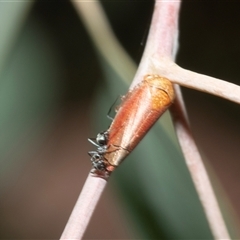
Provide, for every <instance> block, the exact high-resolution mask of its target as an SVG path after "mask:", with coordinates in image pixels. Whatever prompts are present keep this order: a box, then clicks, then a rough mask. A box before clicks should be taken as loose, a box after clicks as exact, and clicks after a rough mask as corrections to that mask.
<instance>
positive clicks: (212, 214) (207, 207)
mask: <svg viewBox="0 0 240 240" xmlns="http://www.w3.org/2000/svg"><path fill="white" fill-rule="evenodd" d="M175 90H176V95H177V98H176V100H175V103H174V104H173V106H172V108H171V113H172V116H173V119H174V126H175V129H176V133H177V136H178V139H179V143H180V146H181V148H182V151H183V155H184V157H185V161H186V164H187V166H188V169H189V171H190V173H191V176H192V179H193V182H194V185H195V187H196V190H197V192H198V195H199V198H200V201H201V203H202V205H203V208H204V211H205V214H206V216H207V219H208V222H209V225H210V228H211V230H212V233H213V235H214V237H215V239H230V236H229V233H228V230H227V227H226V225H225V223H224V220H223V217H222V214H221V211H220V208H219V205H218V202H217V199H216V196H215V194H214V191H213V188H212V186H211V182H210V180H209V177H208V175H207V172H206V169H205V166H204V164H203V161H202V158H201V155H200V153H199V151H198V148H197V146H196V143H195V141H194V139H193V137H192V134H191V131H190V129H189V125H188V123H187V120H186V118H185V116H184V114H183V113H184V112H185V109H184V105H183V102H182V100H181V92H180V88H179V86H175Z"/></svg>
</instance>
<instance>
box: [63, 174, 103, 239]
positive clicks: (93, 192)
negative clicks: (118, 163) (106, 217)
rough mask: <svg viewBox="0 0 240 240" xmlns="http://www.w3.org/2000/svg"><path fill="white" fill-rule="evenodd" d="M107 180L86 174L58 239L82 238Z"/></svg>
mask: <svg viewBox="0 0 240 240" xmlns="http://www.w3.org/2000/svg"><path fill="white" fill-rule="evenodd" d="M106 183H107V180H106V179H103V178H99V177H94V176H93V175H92V174H91V173H90V174H89V175H88V177H87V180H86V182H85V184H84V187H83V189H82V191H81V194H80V196H79V198H78V200H77V202H76V204H75V206H74V209H73V211H72V214H71V216H70V218H69V219H68V222H67V225H66V226H65V229H64V231H63V233H62V236H61V238H60V239H62V240H63V239H68V240H69V239H74V240H76V239H82V236H83V234H84V232H85V230H86V228H87V226H88V223H89V221H90V219H91V216H92V214H93V211H94V209H95V207H96V205H97V203H98V201H99V198H100V197H101V195H102V192H103V190H104V188H105V186H106Z"/></svg>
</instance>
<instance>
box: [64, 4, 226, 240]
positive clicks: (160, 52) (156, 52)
mask: <svg viewBox="0 0 240 240" xmlns="http://www.w3.org/2000/svg"><path fill="white" fill-rule="evenodd" d="M73 3H74V4H77V3H78V2H76V1H73ZM79 3H81V1H80V2H79ZM91 4H92V6H97V5H98V3H97V2H92V3H91ZM179 5H180V2H179V1H156V5H155V11H154V16H153V20H152V25H151V29H150V34H149V38H148V41H147V47H146V49H145V51H144V55H143V58H142V61H141V64H140V66H139V68H138V72H137V74H136V76H135V78H134V81H133V83H132V85H131V87H133V86H134V85H136V84H137V83H139V82H140V81H141V80H142V79H143V76H144V75H145V74H148V73H150V74H151V73H155V74H158V73H160V74H161V75H162V76H165V77H168V78H169V79H171V80H173V81H174V82H178V83H179V84H181V82H180V81H181V80H178V79H182V76H181V73H178V74H179V75H177V74H176V75H174V76H172V77H169V76H168V74H170V73H169V72H168V71H167V69H165V67H163V68H162V67H161V64H160V63H162V62H164V60H166V59H167V60H168V61H169V60H170V59H171V56H172V55H174V53H175V52H176V41H175V40H176V38H177V17H178V9H179ZM75 6H76V5H75ZM97 7H99V6H97ZM78 11H79V10H78ZM86 11H87V10H84V12H86ZM97 11H98V10H97ZM88 12H89V11H88ZM79 13H81V14H83V13H82V12H80V11H79ZM95 16H96V15H94V18H92V19H94V20H95V24H96V18H95ZM98 17H100V18H101V17H103V16H98ZM103 19H105V18H103ZM85 21H86V22H85V24H86V25H88V24H87V23H88V21H90V20H89V19H88V20H87V19H86V20H85ZM97 22H99V19H98V20H97ZM102 24H103V25H102V27H101V30H102V29H103V27H104V26H105V27H106V28H105V30H106V32H105V33H104V34H101V35H106V34H107V33H108V31H110V27H109V26H108V24H107V23H106V22H105V20H104V21H102ZM87 27H88V30H89V31H90V32H91V31H92V30H91V28H92V27H90V26H87ZM94 31H96V28H95V30H94ZM94 31H93V32H94ZM110 32H111V31H110ZM154 33H155V35H154ZM107 36H108V40H109V38H112V40H113V42H116V38H115V37H114V35H113V34H112V33H110V34H108V35H107ZM92 38H93V39H94V41H95V44H96V46H97V48H98V49H99V50H100V51H101V53H103V54H104V52H107V51H108V49H109V46H108V45H107V46H106V45H105V44H103V45H102V42H99V35H98V33H97V34H92ZM116 45H117V46H118V45H119V44H118V42H117V44H116ZM116 45H115V46H116ZM113 48H114V47H113ZM118 49H120V52H121V51H122V49H121V48H118ZM114 51H115V50H114ZM107 55H108V56H109V54H107ZM115 55H116V51H115ZM118 57H119V56H118ZM168 58H169V59H168ZM106 59H107V61H108V62H109V63H110V64H111V65H112V64H113V62H114V61H116V62H117V60H116V59H111V60H110V59H109V57H107V58H106ZM119 59H121V58H120V57H119ZM156 59H158V60H156ZM165 62H166V61H165ZM169 63H171V64H170V65H172V66H175V64H174V63H173V62H172V61H169ZM120 65H121V64H119V65H118V64H116V65H114V66H118V67H119V66H120ZM159 69H160V70H159ZM115 70H116V67H115ZM184 71H187V70H184ZM121 72H124V71H120V72H119V71H118V74H120V75H122V74H121ZM124 78H126V76H125V77H124ZM183 78H185V76H183ZM195 78H196V77H195ZM187 79H189V77H188V78H187ZM182 81H183V80H182ZM201 81H202V80H201ZM187 84H189V85H190V86H191V88H195V89H198V84H200V83H198V82H195V83H192V82H191V83H189V82H185V83H184V84H183V85H185V86H187ZM226 84H228V83H226ZM208 88H211V86H209V85H208ZM200 90H202V89H201V88H200ZM206 91H207V90H206ZM216 91H217V90H215V92H216ZM213 92H214V91H213ZM225 96H227V95H226V94H225ZM226 98H227V97H226ZM177 101H180V98H179V95H178V94H177ZM179 106H181V107H179V108H178V111H179V110H181V111H182V110H183V109H184V106H183V105H179ZM173 111H175V110H173ZM175 114H176V116H184V115H183V114H182V112H181V114H179V115H177V112H175ZM178 120H179V121H176V128H177V130H176V131H177V133H180V134H179V141H180V142H181V145H182V146H183V147H184V149H183V152H184V154H185V157H186V158H187V164H188V166H189V165H191V164H189V163H192V162H193V161H194V162H195V163H196V165H195V167H196V168H198V171H194V169H193V168H192V167H191V166H189V171H190V172H191V175H192V178H193V180H194V183H195V186H196V189H197V191H198V194H199V196H200V199H201V201H202V203H203V205H204V209H205V212H206V215H207V218H208V221H209V224H210V226H211V229H212V232H213V234H214V236H215V238H216V239H219V238H223V237H225V239H228V238H229V236H228V233H227V230H226V227H225V225H224V222H223V219H222V216H221V212H220V209H219V207H218V204H217V201H216V198H215V196H214V193H213V190H212V187H211V185H210V182H209V180H208V177H207V174H206V170H205V169H204V165H203V163H202V161H201V158H200V155H199V152H198V150H197V147H196V144H195V142H194V140H193V138H192V137H191V133H190V132H189V128H188V125H187V122H186V121H183V120H184V118H182V117H181V118H178ZM186 126H187V127H186ZM188 144H191V148H188V147H186V146H189V145H188ZM203 172H204V174H203ZM199 179H203V180H204V179H205V180H204V187H203V186H202V184H199ZM95 180H96V181H103V180H102V179H99V178H96V179H95ZM87 182H88V180H87ZM90 182H91V181H90ZM98 184H99V183H96V182H95V183H91V185H92V186H91V188H92V189H95V190H93V191H91V192H90V193H91V196H94V197H93V198H95V200H96V201H95V200H94V204H96V202H97V200H98V197H96V193H95V191H96V190H97V188H98V190H100V191H99V192H98V194H97V195H98V196H100V194H101V191H102V190H103V188H104V186H105V184H104V186H103V187H102V188H101V189H99V187H97V188H96V186H98ZM85 187H86V186H85ZM85 187H84V188H85ZM89 187H90V186H89ZM86 188H87V187H86ZM203 192H205V193H206V194H211V195H212V196H211V197H212V198H213V199H215V201H208V199H207V198H206V194H203ZM85 196H86V195H85ZM81 198H82V197H80V198H79V199H81ZM208 198H209V195H208ZM87 199H88V200H89V199H91V197H90V195H88V197H87ZM94 204H91V206H92V207H94ZM77 206H80V208H78V207H75V208H74V211H73V217H71V218H70V219H71V220H72V221H71V222H69V224H68V225H69V226H67V227H66V229H65V231H64V234H63V237H65V239H66V236H69V237H71V236H70V235H67V232H72V233H74V232H76V231H77V232H78V234H76V235H74V236H76V237H78V239H79V238H80V237H81V236H82V234H83V232H84V230H85V227H86V223H87V222H88V221H89V216H88V220H87V221H85V225H84V227H82V228H81V229H82V230H81V231H79V225H78V224H79V222H78V219H77V218H75V217H76V216H77V215H78V214H79V211H80V212H81V211H82V212H85V213H86V212H87V213H89V214H88V215H91V211H92V210H91V211H89V212H88V211H86V209H87V205H86V204H85V205H81V204H79V201H78V202H77ZM81 208H83V209H81ZM212 209H214V210H212ZM87 210H88V209H87ZM216 212H217V214H216ZM209 216H210V217H209ZM219 219H220V221H219ZM75 220H77V223H76V222H75ZM214 221H216V222H214ZM79 232H80V234H79ZM220 235H221V236H220ZM70 239H71V238H70ZM75 239H76V238H75Z"/></svg>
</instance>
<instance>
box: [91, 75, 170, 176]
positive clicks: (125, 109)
mask: <svg viewBox="0 0 240 240" xmlns="http://www.w3.org/2000/svg"><path fill="white" fill-rule="evenodd" d="M173 100H174V90H173V85H172V83H171V82H170V81H169V80H168V79H167V78H164V77H161V76H159V75H146V76H145V77H144V79H143V81H142V82H141V83H139V84H138V85H137V86H136V87H135V88H134V89H133V90H131V91H130V92H129V93H128V94H127V95H126V96H125V97H124V99H123V102H122V103H121V104H120V106H119V108H118V111H117V114H116V116H115V118H114V119H113V121H112V124H111V125H110V127H109V129H108V130H106V131H104V132H101V133H99V134H97V137H96V138H95V139H93V138H89V139H88V140H89V141H90V142H91V143H92V144H93V145H95V146H96V147H97V150H96V151H90V152H89V153H88V154H89V155H90V156H91V161H92V164H93V167H94V169H95V170H98V171H103V172H107V173H111V172H112V171H114V170H115V168H116V167H117V166H119V164H120V163H121V162H122V161H123V159H124V158H125V157H126V156H127V155H128V154H129V153H130V152H131V151H132V150H133V149H134V148H135V147H136V146H137V144H138V143H139V142H140V141H141V140H142V138H143V137H144V136H145V135H146V133H147V132H148V131H149V129H150V128H151V127H152V126H153V124H154V123H155V122H156V121H157V120H158V119H159V117H160V116H161V115H162V114H163V113H164V112H165V111H166V110H167V108H168V107H169V106H170V105H171V104H172V102H173Z"/></svg>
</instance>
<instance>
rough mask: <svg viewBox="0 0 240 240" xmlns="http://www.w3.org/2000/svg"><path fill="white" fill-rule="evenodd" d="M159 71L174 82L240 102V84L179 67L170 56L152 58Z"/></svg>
mask: <svg viewBox="0 0 240 240" xmlns="http://www.w3.org/2000/svg"><path fill="white" fill-rule="evenodd" d="M152 62H153V64H154V68H155V69H156V72H157V73H159V74H160V73H161V74H162V75H163V76H165V77H167V78H169V79H171V81H172V82H174V83H177V84H180V85H181V86H185V87H188V88H192V89H195V90H198V91H202V92H206V93H210V94H212V95H215V96H218V97H221V98H225V99H227V100H229V101H233V102H236V103H238V104H240V86H238V85H236V84H233V83H229V82H226V81H224V80H221V79H217V78H214V77H209V76H206V75H204V74H200V73H196V72H192V71H189V70H186V69H183V68H181V67H179V66H178V65H177V64H175V63H173V62H172V61H171V60H170V59H169V58H163V57H162V58H161V59H160V58H155V59H154V60H153V59H152Z"/></svg>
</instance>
